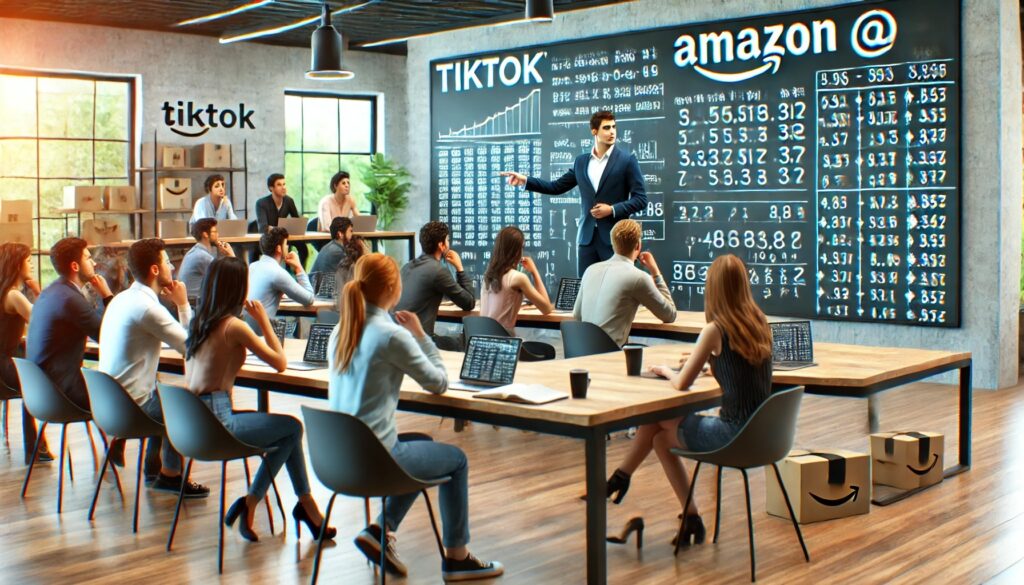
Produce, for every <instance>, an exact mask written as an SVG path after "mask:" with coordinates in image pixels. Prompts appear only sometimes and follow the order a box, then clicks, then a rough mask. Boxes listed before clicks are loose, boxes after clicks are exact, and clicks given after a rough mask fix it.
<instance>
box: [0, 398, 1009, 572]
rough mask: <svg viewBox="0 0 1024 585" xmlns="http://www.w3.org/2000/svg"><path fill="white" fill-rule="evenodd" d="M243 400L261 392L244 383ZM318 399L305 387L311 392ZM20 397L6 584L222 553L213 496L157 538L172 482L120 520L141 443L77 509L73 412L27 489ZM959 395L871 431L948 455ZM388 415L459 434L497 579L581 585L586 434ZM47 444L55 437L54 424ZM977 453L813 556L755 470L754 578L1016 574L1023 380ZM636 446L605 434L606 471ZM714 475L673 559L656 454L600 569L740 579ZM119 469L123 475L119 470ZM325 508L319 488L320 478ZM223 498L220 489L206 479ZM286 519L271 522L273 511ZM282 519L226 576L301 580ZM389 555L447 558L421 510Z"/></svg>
mask: <svg viewBox="0 0 1024 585" xmlns="http://www.w3.org/2000/svg"><path fill="white" fill-rule="evenodd" d="M237 399H239V400H240V402H242V403H243V404H244V403H248V405H249V406H252V405H254V396H253V393H251V392H240V393H239V394H238V395H237ZM310 402H313V403H315V401H310ZM301 403H302V401H301V400H299V399H292V398H289V397H277V396H275V397H273V398H272V401H271V406H272V408H273V410H275V411H278V412H286V413H292V414H297V413H298V407H299V404H301ZM866 408H867V403H866V402H865V401H857V400H852V399H835V398H822V397H815V396H810V397H807V398H805V400H804V404H803V408H802V411H801V415H800V426H799V433H798V440H797V446H798V447H804V448H816V449H822V448H830V447H838V448H845V449H856V450H862V451H866V449H867V438H866V434H867V431H866V420H867V417H866ZM19 411H20V408H14V409H12V415H11V420H10V430H11V431H13V433H11V435H12V436H11V438H10V446H9V447H8V448H6V449H4V448H0V493H2V494H3V496H2V497H0V518H2V519H3V520H2V525H0V566H2V569H0V581H2V582H4V583H19V584H20V583H56V582H59V583H118V584H127V583H148V584H156V583H189V582H191V583H209V582H212V581H216V580H218V576H217V566H216V546H217V525H216V522H217V512H218V509H217V505H218V499H217V498H216V497H211V498H209V499H208V500H200V501H194V502H189V503H188V504H187V505H186V509H185V510H184V511H183V516H182V517H183V522H182V524H181V525H180V527H179V529H178V535H177V537H176V543H175V549H174V551H173V552H170V553H168V552H166V551H165V550H164V545H165V542H166V538H167V530H168V526H169V523H170V520H171V517H172V514H173V504H174V498H173V497H172V496H169V495H166V494H161V493H154V492H150V491H147V492H146V493H144V494H143V499H142V514H141V526H140V532H139V534H138V535H133V534H132V533H131V528H130V524H131V502H132V500H131V498H132V495H133V491H132V490H133V487H132V486H133V480H134V475H133V474H134V464H133V463H131V462H132V461H134V455H135V445H134V444H133V445H130V447H129V451H128V459H129V462H130V463H129V465H128V468H127V470H126V472H125V474H124V475H125V476H126V477H125V478H124V480H125V484H126V485H125V496H126V499H125V501H124V502H122V501H121V500H120V499H119V497H118V495H117V492H116V490H114V489H112V487H113V484H112V483H110V482H107V485H106V486H105V489H104V492H103V493H102V494H101V498H100V507H99V511H98V514H97V518H96V520H95V521H94V522H92V523H90V522H89V521H87V519H86V515H87V512H88V506H89V499H90V497H91V489H92V486H93V481H94V477H95V476H94V474H93V469H92V467H91V465H92V461H91V458H90V455H89V445H88V442H87V441H86V439H85V436H84V433H83V431H82V430H81V426H80V425H79V426H78V428H76V429H74V430H73V431H72V432H71V433H70V435H71V439H72V445H73V452H74V461H75V472H76V475H75V482H74V484H73V485H67V486H66V490H65V494H64V497H65V500H64V513H63V514H62V515H60V516H58V515H57V514H56V513H55V510H56V485H57V481H56V479H57V477H56V472H55V470H56V467H57V466H56V464H55V463H51V464H46V465H43V466H42V467H41V468H38V471H37V473H35V474H34V477H33V479H32V484H31V486H30V490H29V494H28V497H27V498H26V499H24V500H22V499H20V498H19V497H18V493H19V489H20V487H21V481H22V479H23V477H24V473H25V465H24V464H23V456H22V445H21V437H20V421H19V415H18V414H17V413H18V412H19ZM955 413H956V391H955V389H953V388H952V387H949V386H942V385H933V384H917V385H913V386H909V387H906V388H903V389H899V390H894V391H890V392H889V393H886V394H884V395H883V396H882V417H881V422H882V428H883V429H898V430H931V431H939V432H943V433H945V435H946V453H947V455H946V463H947V464H950V463H952V462H953V455H951V454H955V453H956V452H957V437H956V418H955ZM399 427H400V429H402V430H405V431H413V430H416V431H426V432H429V433H431V434H433V435H434V437H435V438H436V439H437V440H443V441H448V442H451V443H454V444H457V445H459V446H460V447H462V448H463V449H464V450H465V451H466V452H467V453H468V454H469V458H470V464H471V468H470V469H471V480H470V486H471V488H470V496H471V504H470V506H471V517H472V532H473V540H472V544H471V548H472V549H473V550H474V551H475V552H476V553H477V554H478V556H480V557H482V558H486V559H492V558H493V559H498V560H500V561H502V562H503V563H504V564H505V565H506V567H507V571H508V572H507V574H506V576H505V577H503V578H501V579H497V580H495V581H494V582H495V583H504V584H513V583H514V584H520V583H522V584H548V583H584V582H585V556H584V541H583V524H584V504H583V502H582V501H579V500H578V499H577V495H579V494H580V493H581V490H582V485H583V464H582V460H583V445H582V443H581V442H577V441H574V440H571V439H561V438H552V437H546V436H542V435H537V434H532V433H524V432H521V431H516V430H510V429H501V430H494V429H493V428H492V427H490V426H486V425H479V424H477V425H472V426H470V427H469V428H467V429H466V431H465V432H463V433H461V434H456V433H454V432H453V431H452V428H451V427H452V425H451V421H445V422H444V423H440V421H439V420H438V419H435V418H429V417H422V416H414V415H407V414H403V415H401V416H400V421H399ZM48 433H49V437H50V444H51V445H53V446H54V449H55V448H56V445H57V440H58V438H59V434H58V433H57V432H56V431H55V430H50V431H48ZM974 433H975V434H974V467H973V469H972V470H971V471H969V472H968V473H966V474H963V475H960V476H958V477H955V478H953V479H951V480H948V481H946V482H944V483H943V484H940V485H939V486H937V487H935V488H932V489H930V490H928V491H926V492H924V493H921V494H918V495H916V496H914V497H912V498H910V499H908V500H905V501H903V502H900V503H897V504H894V505H891V506H888V507H873V508H872V510H871V513H870V514H868V515H863V516H858V517H853V518H846V519H842V520H837V521H832V522H826V523H820V524H811V525H807V526H804V535H805V538H806V540H807V545H808V548H809V550H810V552H811V563H810V564H806V563H804V562H803V558H802V556H801V554H800V549H799V546H798V544H797V542H796V537H795V535H794V534H793V531H792V527H791V526H790V524H789V522H788V521H785V520H782V519H779V518H775V517H771V516H768V515H766V514H765V512H764V474H763V472H761V471H758V472H755V473H753V474H752V480H753V485H752V494H753V498H754V514H755V516H754V524H755V531H756V536H757V555H758V561H759V565H758V576H759V577H760V579H759V580H760V582H763V583H793V582H801V583H811V582H857V583H883V582H885V583H889V582H896V583H919V582H943V583H982V582H992V583H1021V582H1024V547H1022V546H1021V544H1022V543H1024V497H1021V496H1022V491H1021V485H1022V484H1024V449H1022V447H1024V386H1022V385H1018V386H1017V387H1015V388H1013V389H1010V390H1004V391H1000V392H977V393H976V394H975V409H974ZM628 445H629V442H628V440H627V439H625V438H623V437H616V438H614V439H613V440H612V441H611V442H610V443H609V469H614V467H615V464H616V463H617V462H618V461H619V460H620V459H621V457H622V456H623V453H624V451H625V449H626V448H627V447H628ZM193 475H194V477H195V479H197V480H199V481H201V482H203V483H206V484H207V485H210V486H211V487H213V488H214V490H216V488H217V485H218V481H219V471H218V466H216V465H211V464H203V465H199V464H197V465H196V467H195V469H194V471H193ZM713 476H714V474H713V473H706V474H702V477H701V481H700V483H699V488H698V496H697V499H698V504H699V505H700V507H701V511H702V513H703V514H704V518H705V522H706V524H707V527H708V543H707V544H704V545H701V546H697V547H694V548H692V549H691V550H686V551H684V552H682V553H681V554H680V555H679V556H678V557H677V558H675V557H673V556H672V548H671V547H670V546H669V540H670V539H671V537H672V536H673V534H674V531H675V529H676V514H677V513H678V511H679V505H678V504H677V503H676V502H675V501H674V499H673V498H672V497H671V495H670V492H669V488H668V484H667V482H666V480H665V479H664V476H663V475H662V474H661V470H660V467H658V464H657V462H656V458H654V457H652V458H651V459H650V460H649V461H648V462H647V463H646V464H645V465H644V467H642V468H641V469H640V470H639V471H638V472H637V474H636V475H635V476H634V479H633V487H632V489H631V490H630V492H629V495H628V496H627V497H626V499H625V501H624V502H623V503H622V504H621V505H618V506H615V505H611V504H609V526H610V527H611V528H612V529H613V530H614V529H617V528H618V527H619V526H620V525H621V524H622V523H624V522H625V521H626V520H627V519H628V518H630V517H631V516H636V515H642V516H643V517H644V518H645V519H646V522H647V527H648V528H647V532H646V533H645V535H644V537H645V546H644V550H643V552H642V555H638V553H637V551H636V549H635V548H634V546H633V545H632V543H631V544H630V545H628V546H621V545H609V547H608V567H609V582H610V583H624V584H629V585H641V584H647V583H650V584H662V583H676V582H691V581H692V582H697V581H703V582H707V581H710V580H713V581H715V582H723V581H725V582H734V583H742V582H745V581H747V580H748V579H749V573H748V556H747V533H746V518H745V513H744V506H743V495H742V494H743V492H742V481H741V479H740V476H739V475H738V473H737V472H726V474H725V477H724V479H723V482H724V486H723V487H724V494H723V499H724V505H723V513H722V533H721V537H720V539H719V542H718V544H717V545H715V544H711V543H710V534H711V530H712V523H713V518H714V509H713V494H714V489H713V483H712V480H713ZM129 477H130V478H131V479H129ZM229 481H230V484H229V487H228V502H229V503H230V502H231V501H232V500H233V499H234V498H236V497H238V496H240V495H241V494H242V493H243V490H244V475H243V474H242V472H241V467H240V465H239V464H235V466H234V467H232V468H230V469H229ZM278 484H279V485H280V486H281V487H282V492H283V496H284V498H285V507H286V509H287V510H288V511H290V510H291V506H292V505H294V502H295V498H294V495H293V494H292V492H291V490H290V484H289V481H288V479H287V476H286V474H285V473H284V472H283V471H282V475H281V476H280V477H279V480H278ZM313 484H314V493H315V496H316V498H317V500H318V501H319V502H320V503H321V506H325V505H326V502H327V499H328V495H327V494H326V493H325V490H324V488H323V487H322V486H321V485H319V483H317V482H316V481H315V479H314V480H313ZM214 493H215V494H216V491H215V492H214ZM362 517H363V512H362V503H361V501H355V500H349V499H341V498H339V500H338V504H337V505H336V506H335V513H334V516H333V518H332V524H333V525H334V526H336V527H337V528H338V532H339V534H338V538H337V544H336V545H334V546H332V547H330V548H327V549H326V550H325V553H324V563H323V565H322V573H321V579H322V582H324V583H344V584H346V585H360V584H369V583H372V582H373V579H374V574H373V571H372V569H371V568H370V567H369V566H368V565H367V564H366V562H365V561H364V560H363V557H362V556H361V555H360V554H359V553H358V552H357V551H356V549H355V548H354V547H353V546H352V543H351V540H352V538H353V537H354V536H355V534H356V532H357V531H358V530H359V528H360V526H361V524H362ZM276 524H277V525H278V527H279V526H280V519H279V518H278V519H277V521H276ZM288 529H289V532H288V533H287V534H285V535H282V534H281V532H278V533H277V534H276V535H275V536H271V535H270V533H269V530H268V527H267V522H266V514H265V510H262V509H261V511H260V513H259V514H258V526H257V530H258V532H259V533H260V535H261V540H260V542H259V543H257V544H250V543H247V542H245V541H243V540H242V539H241V538H240V537H239V536H238V534H237V532H234V531H232V532H229V533H228V534H227V539H226V552H225V574H224V576H223V577H220V578H219V580H220V581H223V582H227V583H246V584H248V585H256V584H259V583H278V582H281V583H297V582H308V579H309V576H310V572H311V569H312V557H313V554H314V551H315V543H314V542H313V541H312V539H311V538H310V536H309V534H308V532H304V533H303V535H302V538H301V539H299V540H296V537H295V533H294V526H293V523H292V520H291V518H290V517H289V518H288ZM399 551H400V553H401V555H402V557H403V558H404V559H405V561H406V562H407V563H408V564H409V567H410V576H409V577H408V578H407V579H405V580H399V579H396V580H395V582H396V583H400V582H404V583H410V584H412V583H417V584H419V583H432V584H433V583H439V582H440V562H439V560H438V558H437V552H436V549H435V547H434V544H433V540H432V535H431V532H430V528H429V524H428V522H427V518H426V513H425V508H424V506H423V505H422V504H421V503H418V504H417V505H416V506H414V507H413V509H412V511H411V512H410V513H409V515H408V516H407V518H406V521H405V523H404V524H403V525H402V528H401V530H400V533H399Z"/></svg>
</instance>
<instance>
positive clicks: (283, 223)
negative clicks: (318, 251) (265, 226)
mask: <svg viewBox="0 0 1024 585" xmlns="http://www.w3.org/2000/svg"><path fill="white" fill-rule="evenodd" d="M307 225H309V220H308V219H306V218H304V217H282V218H280V219H278V220H277V227H283V228H284V229H286V230H288V237H292V236H304V235H306V226H307Z"/></svg>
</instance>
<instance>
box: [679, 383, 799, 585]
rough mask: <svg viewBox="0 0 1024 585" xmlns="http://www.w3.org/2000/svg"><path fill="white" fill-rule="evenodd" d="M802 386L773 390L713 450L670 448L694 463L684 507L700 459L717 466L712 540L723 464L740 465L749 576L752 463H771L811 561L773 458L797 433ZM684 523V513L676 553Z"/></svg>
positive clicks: (780, 456) (785, 449)
mask: <svg viewBox="0 0 1024 585" xmlns="http://www.w3.org/2000/svg"><path fill="white" fill-rule="evenodd" d="M803 394H804V389H803V387H797V388H791V389H789V390H783V391H780V392H776V393H774V394H772V395H771V396H769V397H768V399H767V400H765V401H764V402H762V403H761V405H760V406H758V407H757V410H755V411H754V414H753V415H751V417H750V419H749V420H748V421H747V423H746V424H745V425H743V428H742V429H740V432H739V433H737V435H736V436H735V437H734V438H733V440H732V441H730V442H729V443H728V444H727V445H725V446H724V447H722V448H720V449H717V450H715V451H708V452H695V451H686V450H684V449H672V452H673V453H675V454H676V455H678V456H680V457H685V458H687V459H693V460H694V461H696V462H697V466H696V467H695V468H694V470H693V480H692V481H691V482H690V492H689V493H688V494H687V496H686V505H685V506H683V510H684V511H685V510H688V509H689V508H690V502H691V501H693V489H694V487H695V486H696V485H697V473H698V472H699V471H700V465H701V463H710V464H711V465H717V466H718V488H717V495H716V504H715V535H714V538H713V539H712V542H716V543H717V542H718V526H719V524H720V519H721V510H722V468H723V467H731V468H733V469H739V470H740V473H742V474H743V487H744V489H745V491H746V495H747V529H748V530H749V533H750V580H751V581H756V580H757V579H756V574H755V563H756V562H755V558H754V520H753V516H752V515H751V512H750V481H749V479H748V478H747V470H748V469H752V468H755V467H764V466H766V465H771V466H772V469H774V470H775V478H776V479H777V480H778V481H779V487H781V488H782V497H783V499H784V500H786V508H788V509H789V518H790V520H792V521H793V529H794V530H796V537H797V539H799V540H800V548H802V549H803V552H804V559H805V560H806V561H807V562H811V556H810V554H809V553H808V552H807V546H806V545H805V544H804V536H803V534H802V533H801V532H800V525H799V524H797V521H796V516H795V515H794V514H793V506H792V505H791V504H790V501H789V494H788V493H786V484H784V483H783V482H782V476H781V474H780V473H779V467H778V465H776V463H775V462H776V461H780V460H782V459H784V458H785V457H786V455H787V454H788V453H789V451H790V449H792V448H793V438H794V436H795V435H796V421H797V416H798V415H799V414H800V399H801V398H802V397H803ZM685 527H686V514H685V513H684V514H683V520H682V522H680V523H679V533H678V534H677V535H676V548H675V552H676V553H677V554H678V553H679V547H680V546H682V540H683V538H682V535H683V530H684V529H685Z"/></svg>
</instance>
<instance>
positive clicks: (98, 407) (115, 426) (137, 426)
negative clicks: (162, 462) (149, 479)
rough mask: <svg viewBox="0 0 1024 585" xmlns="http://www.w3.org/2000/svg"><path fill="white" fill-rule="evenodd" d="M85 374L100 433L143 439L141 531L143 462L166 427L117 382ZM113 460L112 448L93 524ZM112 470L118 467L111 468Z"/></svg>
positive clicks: (138, 482)
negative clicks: (151, 440)
mask: <svg viewBox="0 0 1024 585" xmlns="http://www.w3.org/2000/svg"><path fill="white" fill-rule="evenodd" d="M82 375H83V376H85V388H86V390H87V391H88V392H89V404H90V405H91V406H92V416H93V419H95V421H96V425H97V426H98V427H99V428H100V430H102V431H103V432H104V433H106V434H108V435H110V436H111V437H118V438H120V439H125V440H130V439H138V440H139V463H138V469H136V471H135V513H134V516H133V518H132V532H138V531H139V494H140V493H141V489H142V467H143V465H142V459H143V457H144V454H145V452H146V439H148V438H149V437H159V436H163V434H164V426H163V425H162V424H160V423H158V422H157V421H155V420H153V419H152V418H150V416H149V415H148V414H146V413H145V412H144V411H143V410H142V408H141V407H140V406H139V405H138V404H137V403H136V402H135V400H134V399H133V398H132V397H131V396H129V395H128V392H126V391H125V389H124V387H122V386H121V384H120V383H118V381H117V380H115V379H113V378H111V377H110V376H108V375H107V374H104V373H103V372H101V371H99V370H93V369H91V368H82ZM109 459H110V449H109V448H108V449H107V450H106V452H105V453H104V454H103V465H102V466H101V467H100V474H99V477H98V478H97V479H96V491H95V492H94V493H93V496H92V505H90V506H89V520H90V521H91V520H92V519H93V516H94V515H95V513H96V501H97V499H99V495H100V486H101V485H103V475H104V474H105V473H106V471H107V464H108V461H109ZM111 469H114V467H113V466H111Z"/></svg>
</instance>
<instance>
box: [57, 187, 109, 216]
mask: <svg viewBox="0 0 1024 585" xmlns="http://www.w3.org/2000/svg"><path fill="white" fill-rule="evenodd" d="M105 189H106V187H103V186H101V185H68V186H67V187H64V209H73V210H75V211H102V210H103V191H104V190H105Z"/></svg>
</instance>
